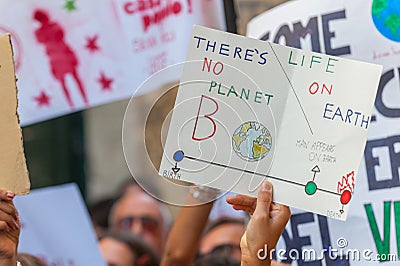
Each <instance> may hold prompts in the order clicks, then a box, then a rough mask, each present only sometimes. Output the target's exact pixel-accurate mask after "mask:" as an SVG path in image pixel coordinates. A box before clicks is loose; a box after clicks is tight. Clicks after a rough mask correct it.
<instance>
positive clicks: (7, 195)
mask: <svg viewBox="0 0 400 266" xmlns="http://www.w3.org/2000/svg"><path fill="white" fill-rule="evenodd" d="M14 196H15V194H14V193H12V192H9V191H5V190H0V200H5V201H11V200H12V199H13V198H14Z"/></svg>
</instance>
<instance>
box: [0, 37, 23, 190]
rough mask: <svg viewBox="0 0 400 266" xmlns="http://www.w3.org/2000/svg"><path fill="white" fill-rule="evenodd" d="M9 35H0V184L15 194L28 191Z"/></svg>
mask: <svg viewBox="0 0 400 266" xmlns="http://www.w3.org/2000/svg"><path fill="white" fill-rule="evenodd" d="M15 82H16V80H15V72H14V61H13V53H12V47H11V42H10V35H9V34H3V35H0V86H1V89H0V101H1V103H0V123H1V126H0V169H1V170H0V176H1V177H0V188H1V189H4V190H7V191H12V192H14V193H16V194H26V193H28V192H29V188H30V182H29V176H28V169H27V167H26V161H25V154H24V148H23V143H22V134H21V128H20V125H19V117H18V113H17V106H18V99H17V87H16V85H15Z"/></svg>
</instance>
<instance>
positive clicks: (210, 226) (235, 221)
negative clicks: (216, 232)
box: [203, 217, 246, 235]
mask: <svg viewBox="0 0 400 266" xmlns="http://www.w3.org/2000/svg"><path fill="white" fill-rule="evenodd" d="M224 224H240V225H243V226H246V220H245V219H241V218H232V217H221V218H219V219H217V220H214V221H210V222H209V223H208V225H207V227H206V229H205V230H204V233H203V234H204V235H206V234H208V233H209V232H210V231H211V230H213V229H214V228H217V227H218V226H220V225H224Z"/></svg>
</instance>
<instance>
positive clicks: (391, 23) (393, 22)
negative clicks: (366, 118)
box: [385, 14, 400, 37]
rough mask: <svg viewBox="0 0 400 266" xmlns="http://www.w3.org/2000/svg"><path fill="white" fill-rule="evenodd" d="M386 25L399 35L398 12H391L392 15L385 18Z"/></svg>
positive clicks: (399, 18) (394, 33)
mask: <svg viewBox="0 0 400 266" xmlns="http://www.w3.org/2000/svg"><path fill="white" fill-rule="evenodd" d="M385 26H386V27H387V28H388V29H389V30H390V31H391V32H392V34H393V35H394V36H395V37H397V36H398V34H397V32H398V30H399V28H400V16H399V15H397V14H390V16H388V17H387V18H386V19H385Z"/></svg>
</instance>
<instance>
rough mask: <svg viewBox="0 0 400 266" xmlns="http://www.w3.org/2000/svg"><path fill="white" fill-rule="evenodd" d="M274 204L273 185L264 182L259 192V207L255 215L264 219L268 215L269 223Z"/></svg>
mask: <svg viewBox="0 0 400 266" xmlns="http://www.w3.org/2000/svg"><path fill="white" fill-rule="evenodd" d="M271 202H272V184H271V183H270V182H268V181H264V182H263V183H262V184H261V187H260V189H259V190H258V197H257V206H256V209H255V211H254V215H259V216H260V217H263V216H265V215H266V219H267V221H268V220H269V212H270V207H271Z"/></svg>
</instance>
